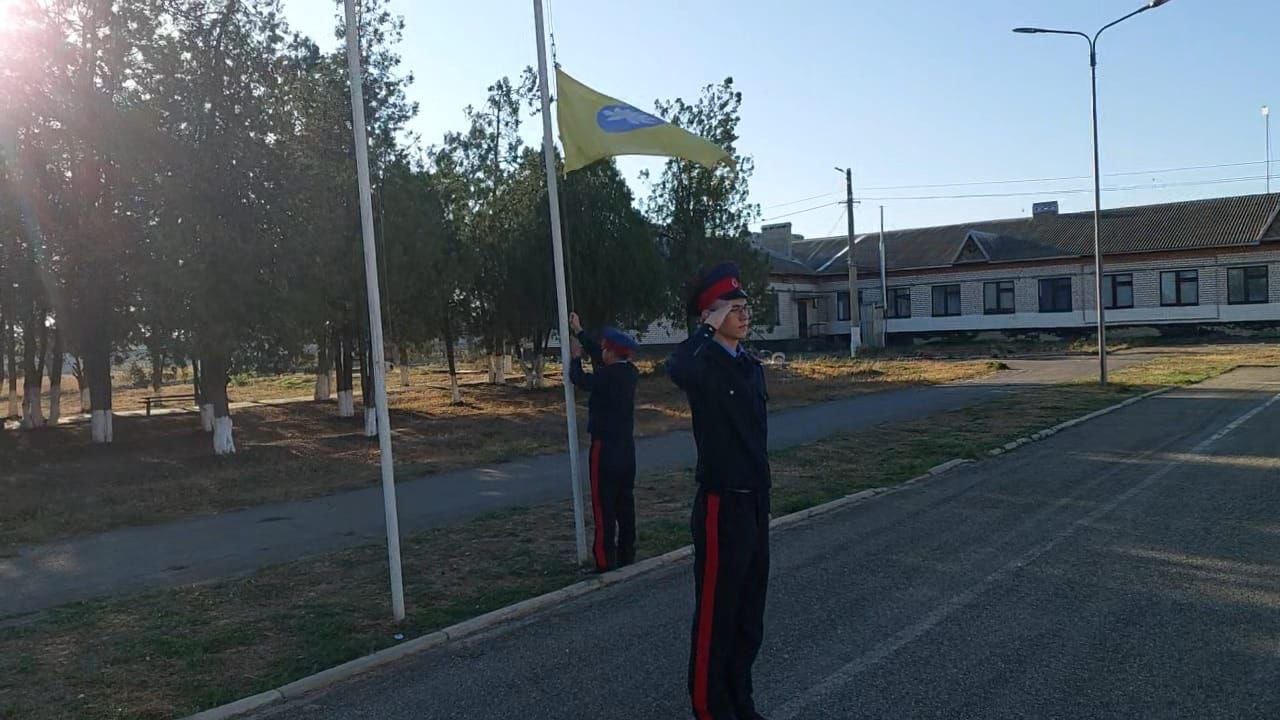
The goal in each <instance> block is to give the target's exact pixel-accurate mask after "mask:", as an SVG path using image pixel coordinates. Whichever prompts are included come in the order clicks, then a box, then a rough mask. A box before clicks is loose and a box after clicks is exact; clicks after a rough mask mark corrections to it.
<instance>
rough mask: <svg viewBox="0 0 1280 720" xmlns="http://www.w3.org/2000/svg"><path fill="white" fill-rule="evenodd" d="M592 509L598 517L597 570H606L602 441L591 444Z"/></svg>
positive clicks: (594, 441)
mask: <svg viewBox="0 0 1280 720" xmlns="http://www.w3.org/2000/svg"><path fill="white" fill-rule="evenodd" d="M591 509H592V511H594V513H595V516H596V542H595V556H596V569H597V570H604V569H605V568H607V567H608V566H609V559H608V558H607V557H605V554H604V506H603V505H601V504H600V441H599V440H593V441H592V442H591Z"/></svg>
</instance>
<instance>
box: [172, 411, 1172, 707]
mask: <svg viewBox="0 0 1280 720" xmlns="http://www.w3.org/2000/svg"><path fill="white" fill-rule="evenodd" d="M1173 389H1174V388H1171V387H1170V388H1161V389H1159V390H1153V391H1151V392H1148V393H1144V394H1142V395H1138V396H1136V397H1132V398H1129V399H1128V400H1125V401H1124V402H1121V403H1117V404H1115V405H1112V406H1110V407H1106V408H1103V409H1101V410H1097V411H1095V412H1092V413H1089V414H1088V415H1084V416H1082V417H1078V418H1076V419H1074V420H1068V421H1066V422H1064V423H1059V424H1058V425H1055V426H1053V427H1051V428H1047V429H1045V430H1041V431H1040V432H1037V433H1035V434H1033V435H1031V436H1030V437H1023V438H1018V439H1017V440H1014V441H1013V442H1011V443H1008V444H1006V445H1004V446H1003V447H999V448H995V449H993V450H991V451H990V453H989V454H990V455H993V456H995V455H1000V454H1003V453H1005V452H1008V451H1010V450H1014V449H1016V448H1018V447H1021V446H1022V445H1026V444H1027V443H1031V442H1036V441H1039V440H1043V439H1044V438H1047V437H1050V436H1051V435H1056V434H1057V433H1059V432H1061V431H1062V430H1066V429H1067V428H1070V427H1074V426H1076V425H1079V424H1081V423H1085V422H1088V421H1090V420H1093V419H1094V418H1098V417H1102V416H1103V415H1106V414H1108V413H1113V412H1115V411H1117V410H1120V409H1121V408H1125V407H1128V406H1130V405H1132V404H1134V403H1136V402H1140V401H1142V400H1145V399H1147V398H1149V397H1153V396H1155V395H1159V394H1161V393H1164V392H1168V391H1170V390H1173ZM972 462H973V461H972V460H966V459H962V458H955V459H953V460H948V461H947V462H944V463H942V464H940V465H935V466H934V467H932V468H930V469H929V470H928V471H927V472H925V474H923V475H920V476H917V477H914V478H911V479H910V480H907V481H906V482H902V483H898V484H897V485H892V486H888V487H878V488H871V489H869V490H862V491H860V492H856V493H853V494H852V495H846V496H844V497H842V498H837V499H835V500H832V501H830V502H826V503H823V504H821V505H815V506H813V507H810V508H805V509H804V510H799V511H796V512H793V513H790V514H788V515H783V516H782V517H778V518H774V519H773V520H772V521H770V523H769V527H770V528H773V529H780V528H786V527H790V526H792V525H798V524H800V523H803V522H804V521H806V520H810V519H812V518H814V517H817V516H819V515H825V514H827V513H829V512H832V511H835V510H839V509H842V508H846V507H849V506H850V505H857V504H860V503H863V502H866V501H868V500H870V499H872V498H874V497H879V496H881V495H887V494H891V493H896V492H900V491H902V490H905V489H907V488H908V487H910V486H912V485H915V484H916V483H920V482H923V481H925V480H931V479H933V478H936V477H938V476H939V475H942V474H944V473H946V472H948V471H950V470H953V469H955V468H958V467H962V466H964V465H968V464H970V463H972ZM692 556H693V546H692V545H685V546H684V547H682V548H678V549H676V550H672V551H671V552H669V553H666V554H664V555H658V556H656V557H651V558H649V559H648V560H643V561H641V562H638V563H636V564H634V565H630V566H628V567H625V568H622V569H621V570H615V571H613V572H609V573H605V574H604V575H599V576H596V577H593V578H590V579H588V580H583V581H582V582H579V583H574V584H573V585H570V586H568V587H564V588H560V589H559V590H553V591H552V592H549V593H546V594H545V595H539V596H538V597H535V598H529V599H528V600H523V601H521V602H518V603H516V604H514V605H508V606H506V607H504V608H499V609H497V610H494V611H492V612H488V613H485V614H484V615H480V616H479V617H474V618H471V619H470V620H466V621H463V622H461V623H458V624H457V625H453V626H450V627H447V628H445V629H443V630H437V631H436V632H433V633H431V634H429V635H424V636H422V637H419V638H414V639H413V640H409V641H407V642H403V643H400V644H399V645H393V646H392V647H389V648H386V649H384V650H379V651H378V652H376V653H373V654H372V655H366V656H364V657H360V658H356V659H355V660H351V661H349V662H345V663H343V664H341V665H338V666H337V667H332V668H329V669H328V670H322V671H320V672H318V673H315V674H313V675H309V676H307V677H304V678H301V679H299V680H295V681H293V682H291V683H289V684H287V685H283V686H281V687H279V688H276V689H275V690H268V691H266V692H264V693H259V694H257V695H254V696H252V697H247V698H243V699H241V700H236V701H235V702H232V703H228V704H226V705H222V706H219V707H216V708H212V709H209V710H205V711H203V712H199V713H196V714H195V715H191V716H188V717H187V718H185V720H228V718H233V717H236V716H237V715H243V714H244V713H247V712H250V711H252V710H257V709H259V708H262V707H264V706H267V705H271V704H274V703H278V702H283V701H285V700H292V699H296V698H298V697H301V696H303V695H306V694H307V693H311V692H315V691H316V690H320V689H322V688H326V687H329V686H330V685H334V684H336V683H338V682H341V681H343V680H347V679H349V678H352V677H354V676H356V675H359V674H361V673H364V672H368V671H369V670H372V669H374V668H377V667H379V666H381V665H386V664H387V663H390V662H394V661H396V660H399V659H401V658H404V657H408V656H410V655H414V654H416V653H419V652H423V651H425V650H429V649H431V648H434V647H437V646H440V645H443V644H446V643H449V642H452V641H455V640H461V639H463V638H466V637H470V636H472V635H476V634H479V633H481V632H483V631H485V630H489V629H490V628H493V627H495V626H497V625H500V624H502V623H505V622H510V621H512V620H518V619H521V618H525V617H528V616H530V615H533V614H534V613H537V612H539V611H541V610H546V609H548V608H552V607H556V606H557V605H560V604H562V603H564V602H565V601H567V600H572V599H573V598H577V597H581V596H583V595H587V594H589V593H592V592H595V591H596V590H601V589H604V588H606V587H611V586H613V585H617V584H618V583H621V582H626V581H627V580H630V579H632V578H635V577H639V576H641V575H646V574H648V573H651V572H654V571H657V570H660V569H662V568H665V567H669V566H672V565H677V564H679V563H681V562H683V561H684V560H687V559H688V558H690V557H692Z"/></svg>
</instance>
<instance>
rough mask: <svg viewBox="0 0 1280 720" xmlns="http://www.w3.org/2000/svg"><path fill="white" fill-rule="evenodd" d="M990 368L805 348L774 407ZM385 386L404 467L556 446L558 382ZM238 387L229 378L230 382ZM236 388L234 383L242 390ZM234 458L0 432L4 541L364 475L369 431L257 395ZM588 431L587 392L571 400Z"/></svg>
mask: <svg viewBox="0 0 1280 720" xmlns="http://www.w3.org/2000/svg"><path fill="white" fill-rule="evenodd" d="M644 369H645V370H646V371H647V372H648V373H649V374H648V375H647V376H646V377H644V378H643V379H642V381H641V386H640V389H639V390H638V395H637V397H638V407H637V411H636V420H637V432H638V434H640V435H652V434H658V433H663V432H668V431H671V430H674V429H684V428H687V427H688V410H687V407H686V405H685V401H684V398H683V396H682V395H681V394H680V393H679V391H678V390H677V389H676V388H675V387H674V386H673V385H672V384H671V383H670V382H669V381H668V380H667V379H666V378H665V377H662V376H660V375H658V374H656V373H655V372H654V368H653V367H652V366H648V367H646V368H644ZM990 372H992V368H991V366H990V365H989V364H988V363H987V362H984V361H976V362H946V361H894V362H852V361H848V360H842V361H837V360H832V361H813V362H805V363H796V364H792V365H790V366H785V367H771V368H770V370H769V373H770V377H771V380H770V382H771V385H772V389H771V393H772V396H773V405H774V406H775V407H787V406H791V405H800V404H805V403H810V402H817V401H822V400H827V399H834V398H839V397H847V396H849V395H854V394H859V393H866V392H877V391H881V390H888V389H894V388H899V387H904V386H907V385H918V384H924V383H939V382H951V381H954V380H959V379H968V378H974V377H981V376H983V375H986V374H988V373H990ZM300 380H301V381H305V383H306V387H307V388H308V390H309V388H310V382H311V378H309V377H307V376H285V377H282V378H273V379H270V380H262V381H259V382H258V383H257V384H256V385H253V388H254V391H255V392H259V393H262V394H265V395H268V396H272V394H273V393H275V395H274V397H279V394H278V393H280V392H281V391H284V390H291V389H292V390H293V393H294V394H296V393H297V389H296V388H294V387H293V385H294V384H296V383H298V382H299V381H300ZM414 380H415V383H416V384H414V385H412V386H411V387H409V388H404V389H399V390H397V391H396V392H394V393H393V394H392V395H391V396H390V404H391V411H392V418H391V425H392V427H393V429H394V448H395V455H396V461H397V466H398V470H399V473H400V476H401V477H403V478H412V477H415V476H419V475H422V474H426V473H434V472H442V471H447V470H452V469H458V468H462V467H473V466H476V465H483V464H488V463H494V462H500V461H504V460H509V459H513V458H516V457H523V456H529V455H535V454H540V453H548V452H557V451H560V450H561V449H562V448H563V447H564V432H565V430H564V411H563V405H562V403H563V398H564V395H563V389H562V388H561V387H559V383H558V382H555V381H551V382H550V383H549V384H550V387H547V388H543V389H539V390H524V389H521V388H519V387H516V386H509V385H508V386H496V385H471V386H467V387H466V388H465V389H464V399H465V401H466V402H465V404H463V405H459V406H454V405H451V404H450V395H449V392H448V389H447V385H446V384H444V383H443V382H442V380H443V378H442V377H440V376H431V377H429V378H428V377H427V376H425V375H419V376H418V377H416V378H414ZM233 389H234V387H233ZM241 397H243V396H241ZM234 416H235V423H236V444H237V448H238V450H239V452H238V453H237V454H236V455H235V456H233V457H227V458H217V457H214V456H213V455H212V452H211V442H210V439H209V436H208V435H206V434H205V433H203V432H201V430H200V429H199V423H198V421H197V419H196V417H195V416H194V415H161V416H155V417H150V418H143V417H117V418H116V420H115V439H116V440H115V442H114V443H113V444H112V445H110V446H105V447H104V446H95V445H92V444H91V443H89V438H88V433H87V430H86V428H84V427H82V426H59V427H57V428H47V429H44V430H41V431H38V432H22V433H19V432H3V433H0V497H2V498H4V502H2V503H0V552H3V551H4V550H5V549H6V548H12V547H13V546H15V545H19V544H26V543H39V542H48V541H50V540H54V539H58V538H65V537H70V536H76V535H83V534H88V533H93V532H99V531H103V530H107V529H111V528H115V527H121V526H127V525H141V524H150V523H156V522H162V521H165V520H171V519H175V518H179V517H184V516H188V515H193V514H205V513H216V512H223V511H227V510H232V509H236V508H242V507H249V506H253V505H259V504H264V503H270V502H279V501H287V500H297V499H302V498H309V497H318V496H322V495H326V494H330V493H333V492H337V491H341V490H347V489H353V488H359V487H364V486H366V485H369V484H372V483H373V482H375V481H376V478H377V464H378V455H377V444H376V443H375V442H372V441H370V440H369V439H367V438H365V437H364V435H363V427H364V424H363V418H359V417H358V418H356V419H342V418H338V417H336V414H335V412H334V405H333V404H332V403H316V402H299V403H289V404H284V405H259V406H254V407H249V408H245V409H239V410H237V411H235V413H234ZM579 419H580V421H582V425H583V431H584V432H585V420H586V411H585V399H584V402H583V403H582V407H580V409H579Z"/></svg>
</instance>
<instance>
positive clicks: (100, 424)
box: [89, 410, 112, 443]
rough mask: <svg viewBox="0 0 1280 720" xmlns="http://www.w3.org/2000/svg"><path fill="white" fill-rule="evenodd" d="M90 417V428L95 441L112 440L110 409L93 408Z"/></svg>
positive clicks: (106, 441)
mask: <svg viewBox="0 0 1280 720" xmlns="http://www.w3.org/2000/svg"><path fill="white" fill-rule="evenodd" d="M89 417H90V420H89V428H90V434H91V436H92V438H93V441H94V442H95V443H109V442H111V440H112V433H111V431H112V428H111V412H110V411H108V410H93V411H92V412H91V413H90V416H89Z"/></svg>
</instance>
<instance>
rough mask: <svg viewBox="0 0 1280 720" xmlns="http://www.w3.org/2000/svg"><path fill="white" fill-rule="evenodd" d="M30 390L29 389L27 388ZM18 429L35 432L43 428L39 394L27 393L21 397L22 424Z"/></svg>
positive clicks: (37, 392) (42, 408)
mask: <svg viewBox="0 0 1280 720" xmlns="http://www.w3.org/2000/svg"><path fill="white" fill-rule="evenodd" d="M28 389H30V388H28ZM20 427H21V428H22V429H23V430H35V429H36V428H39V427H44V407H43V404H42V403H41V402H40V392H39V391H38V390H37V391H35V392H28V393H27V394H26V395H23V396H22V423H21V424H20Z"/></svg>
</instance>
